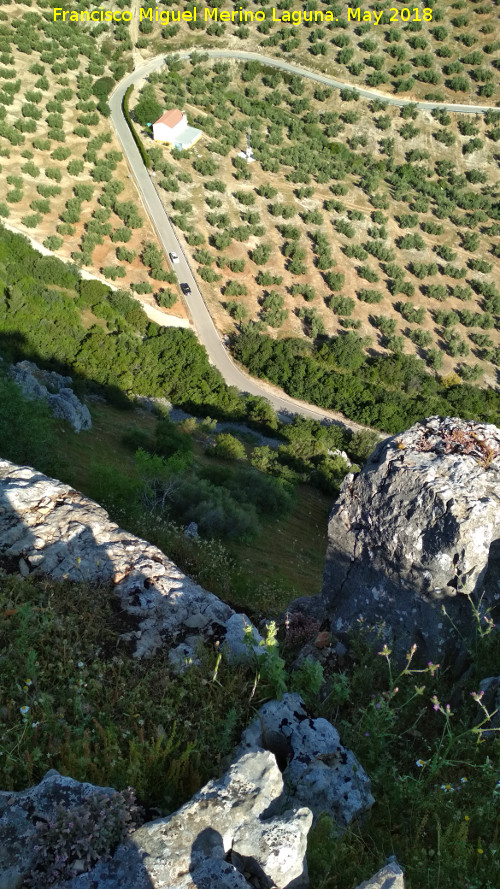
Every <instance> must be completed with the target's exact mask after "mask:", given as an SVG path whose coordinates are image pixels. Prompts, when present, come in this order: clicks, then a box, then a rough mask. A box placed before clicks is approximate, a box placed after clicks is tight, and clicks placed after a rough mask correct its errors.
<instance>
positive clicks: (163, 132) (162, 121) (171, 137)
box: [153, 108, 202, 151]
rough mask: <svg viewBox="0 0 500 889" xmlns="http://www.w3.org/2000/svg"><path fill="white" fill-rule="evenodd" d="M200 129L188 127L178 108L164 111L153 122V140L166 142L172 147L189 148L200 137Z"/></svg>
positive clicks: (185, 118) (184, 116) (183, 115)
mask: <svg viewBox="0 0 500 889" xmlns="http://www.w3.org/2000/svg"><path fill="white" fill-rule="evenodd" d="M201 135H202V131H201V130H197V129H195V127H190V126H189V125H188V122H187V117H186V115H185V114H183V112H182V111H179V109H178V108H171V109H170V111H164V112H163V114H162V116H161V117H159V118H158V120H155V122H154V124H153V139H154V140H155V142H167V143H168V144H169V145H172V146H173V147H174V148H179V149H180V150H181V151H182V150H183V149H187V148H191V147H192V146H193V145H194V144H195V143H196V142H197V141H198V139H199V138H200V137H201Z"/></svg>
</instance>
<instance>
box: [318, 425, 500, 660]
mask: <svg viewBox="0 0 500 889" xmlns="http://www.w3.org/2000/svg"><path fill="white" fill-rule="evenodd" d="M499 507H500V429H498V428H497V427H496V426H491V425H489V426H488V425H481V424H478V423H473V422H465V421H463V420H459V419H454V418H445V419H443V418H441V417H431V418H430V419H427V420H425V421H423V422H422V423H417V424H416V425H415V426H413V427H412V428H411V429H409V430H407V431H406V432H404V433H403V434H401V435H399V436H396V437H394V438H389V439H386V440H385V441H383V442H381V443H380V444H379V445H378V446H377V447H376V449H375V450H374V452H373V453H372V455H371V457H370V458H369V459H368V462H367V463H366V465H365V467H364V468H363V470H362V472H361V473H360V474H359V475H357V476H353V475H348V476H347V477H346V478H345V479H344V483H343V485H342V488H341V490H340V495H339V498H338V500H337V502H336V504H335V506H334V508H333V510H332V513H331V516H330V521H329V526H328V541H329V542H328V553H327V561H326V568H325V575H324V583H323V599H324V601H325V604H326V607H327V610H328V612H329V614H330V616H331V619H332V630H333V632H343V631H347V630H348V629H349V628H350V627H354V626H355V625H356V623H357V621H358V619H359V618H362V619H363V621H364V623H365V624H368V625H372V626H374V625H385V626H386V629H387V635H388V638H389V639H391V641H393V642H394V644H395V646H396V649H397V652H395V653H397V656H398V657H399V658H400V659H404V655H405V653H406V652H407V651H409V649H410V647H411V645H412V644H413V643H416V644H417V646H418V648H419V649H420V654H421V656H422V659H424V658H425V659H426V660H428V659H431V660H439V659H440V658H441V657H442V655H443V654H444V653H445V652H446V651H447V650H449V649H450V648H452V647H453V644H456V641H457V639H458V636H459V634H456V633H455V631H454V629H453V626H452V621H451V620H449V619H448V618H447V617H446V616H445V615H444V614H443V613H442V606H443V605H444V606H445V607H446V610H447V612H448V614H449V615H450V617H451V618H452V620H453V622H454V623H455V624H456V625H457V627H458V629H459V633H463V634H465V635H470V633H471V632H472V630H473V620H472V619H471V605H470V602H469V601H468V597H467V596H466V595H464V592H466V593H471V594H472V595H475V596H477V595H478V594H479V593H480V592H482V591H483V590H484V591H485V598H484V604H485V606H486V605H494V604H495V603H496V602H498V601H499V596H500V589H499V585H498V576H499V575H498V566H499V562H500V508H499ZM453 640H455V642H453Z"/></svg>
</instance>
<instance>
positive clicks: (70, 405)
mask: <svg viewBox="0 0 500 889" xmlns="http://www.w3.org/2000/svg"><path fill="white" fill-rule="evenodd" d="M10 373H11V376H12V379H13V380H14V381H15V382H16V383H18V385H19V386H20V387H21V389H22V390H23V393H24V395H25V396H26V398H28V399H29V400H30V401H35V400H42V401H46V402H47V404H48V406H49V408H50V410H51V412H52V414H53V415H54V417H59V418H60V419H62V420H66V421H67V422H68V423H70V424H71V426H72V427H73V429H74V430H75V432H80V431H81V430H82V429H91V428H92V419H91V416H90V412H89V409H88V407H87V406H86V405H85V404H82V402H81V401H80V399H79V398H77V396H76V395H75V393H74V392H73V390H72V389H71V388H70V386H71V383H72V382H73V381H72V379H71V377H63V376H61V374H58V373H55V372H54V371H48V370H42V369H41V368H39V367H37V365H36V364H34V363H33V362H32V361H19V362H18V363H17V364H13V365H11V368H10Z"/></svg>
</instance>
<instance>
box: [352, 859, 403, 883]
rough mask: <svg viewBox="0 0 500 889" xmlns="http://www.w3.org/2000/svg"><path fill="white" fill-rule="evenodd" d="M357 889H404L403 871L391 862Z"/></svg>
mask: <svg viewBox="0 0 500 889" xmlns="http://www.w3.org/2000/svg"><path fill="white" fill-rule="evenodd" d="M357 889H405V880H404V874H403V871H402V870H401V868H400V866H399V864H398V863H397V861H391V862H390V863H389V864H387V865H386V866H385V867H383V868H382V869H381V870H379V871H377V873H376V874H375V875H374V876H373V877H372V878H371V880H365V882H364V883H360V885H359V886H357Z"/></svg>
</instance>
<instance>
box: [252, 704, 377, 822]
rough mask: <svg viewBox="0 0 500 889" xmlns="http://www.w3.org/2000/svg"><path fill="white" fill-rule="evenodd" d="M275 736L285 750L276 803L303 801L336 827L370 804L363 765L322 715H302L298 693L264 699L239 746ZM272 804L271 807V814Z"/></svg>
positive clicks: (298, 803) (254, 744) (259, 743)
mask: <svg viewBox="0 0 500 889" xmlns="http://www.w3.org/2000/svg"><path fill="white" fill-rule="evenodd" d="M275 735H278V736H281V737H282V738H283V739H285V741H286V742H287V744H288V745H289V749H290V757H289V763H288V765H286V766H285V768H284V772H283V776H284V779H285V787H286V788H287V789H286V792H285V794H284V795H283V797H282V798H281V800H280V802H281V804H282V806H285V805H286V806H287V807H289V806H290V805H293V806H308V808H310V809H311V811H312V812H313V813H314V815H315V816H318V815H321V814H322V813H323V812H326V813H327V814H328V815H329V816H330V817H331V818H333V820H334V821H335V823H336V824H337V826H338V827H339V828H340V829H341V830H342V829H345V827H347V825H348V824H350V822H351V821H352V820H353V818H356V817H358V816H359V815H361V814H362V813H363V812H366V811H367V810H368V809H369V808H370V807H371V806H372V805H373V803H374V799H373V796H372V795H371V792H370V781H369V778H368V776H367V775H366V773H365V771H364V769H363V768H362V766H361V765H360V764H359V763H358V761H357V760H356V758H355V756H354V754H353V753H351V751H350V750H347V749H346V748H345V747H343V745H342V744H341V743H340V738H339V735H338V732H337V731H336V729H335V728H334V727H333V726H332V725H331V724H330V723H329V722H328V721H327V720H326V719H322V718H319V719H311V718H310V717H308V716H307V713H306V711H305V709H304V705H303V703H302V700H301V698H300V695H298V694H285V695H283V700H281V701H270V702H269V703H267V704H264V706H263V707H261V709H260V710H259V715H258V717H257V718H256V719H255V720H254V721H253V722H252V723H251V724H250V725H249V727H248V728H247V729H246V731H245V732H244V733H243V736H242V743H241V746H240V748H239V749H240V750H252V749H259V748H262V747H263V748H266V749H270V750H272V749H273V746H274V743H275ZM269 738H271V743H269V744H268V741H269ZM278 808H279V807H278V806H276V805H275V806H273V809H272V811H273V813H274V812H275V811H277V810H278Z"/></svg>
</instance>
